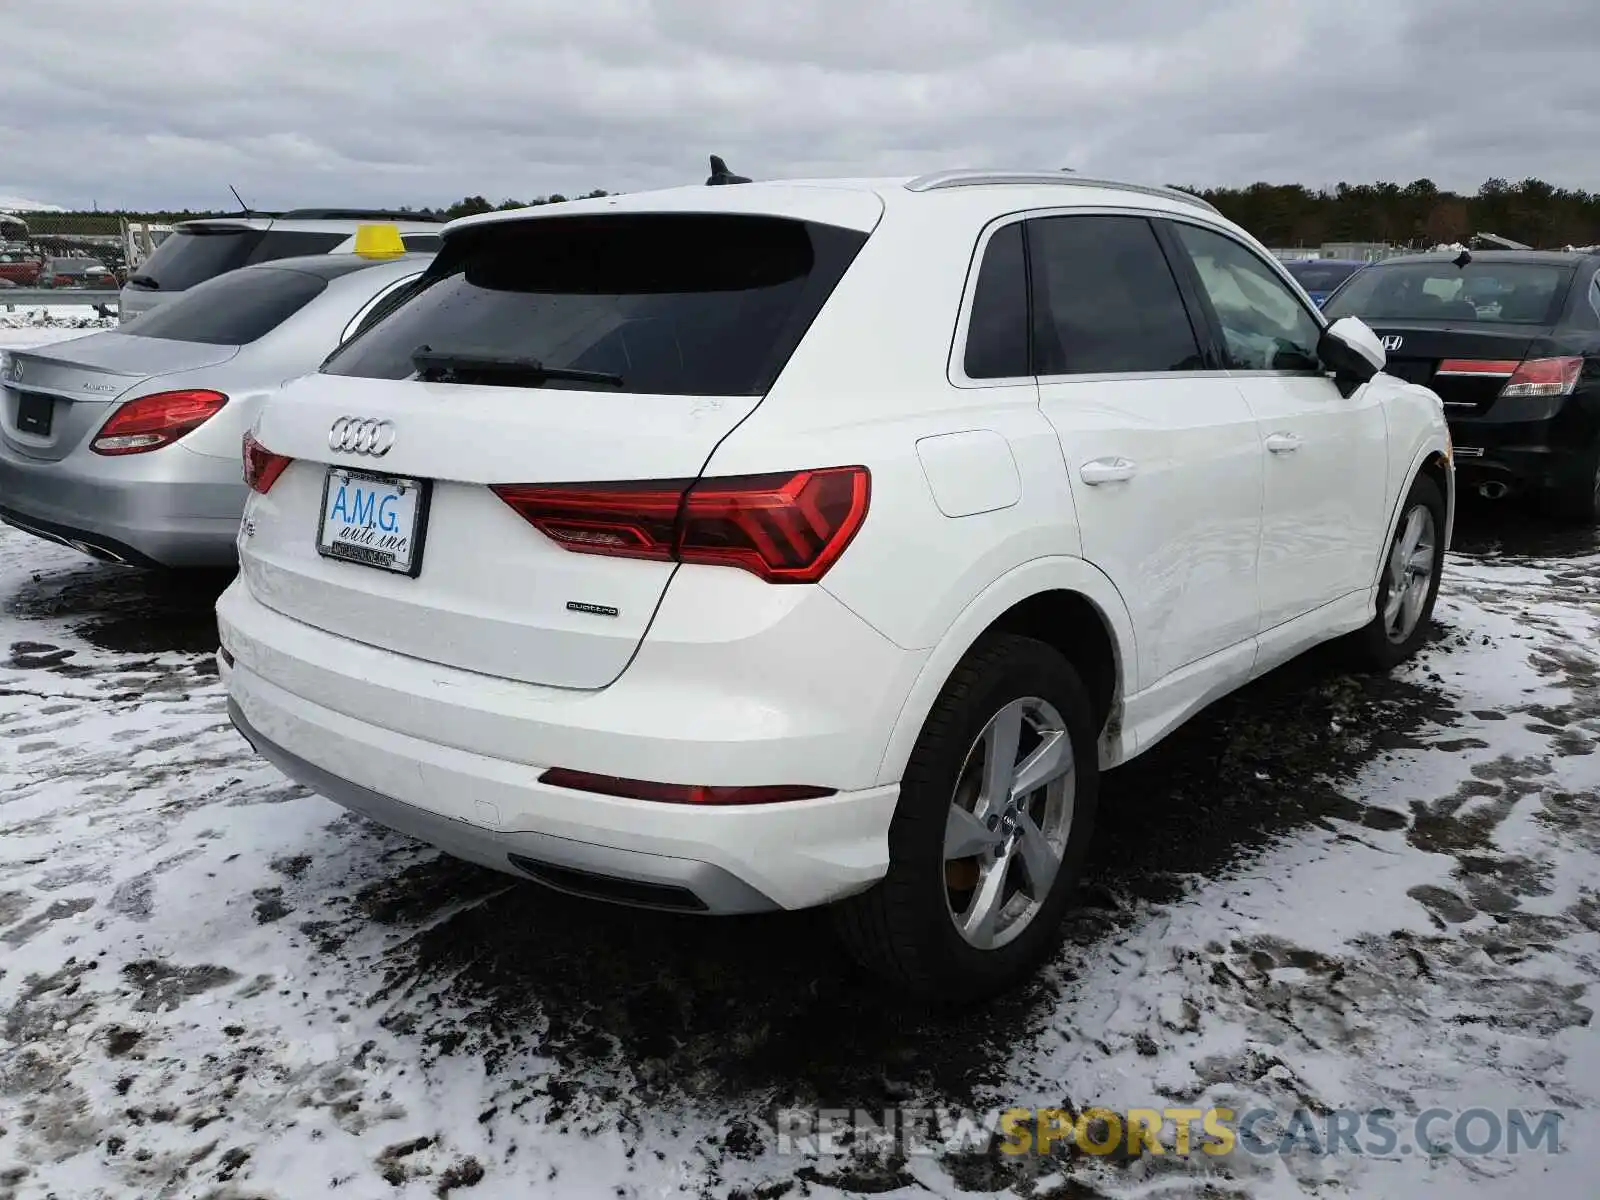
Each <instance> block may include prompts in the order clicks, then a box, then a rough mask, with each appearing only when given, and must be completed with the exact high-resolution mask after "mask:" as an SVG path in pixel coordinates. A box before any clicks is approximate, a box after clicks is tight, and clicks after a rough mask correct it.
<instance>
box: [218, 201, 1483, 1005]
mask: <svg viewBox="0 0 1600 1200" xmlns="http://www.w3.org/2000/svg"><path fill="white" fill-rule="evenodd" d="M1383 362H1384V355H1383V350H1382V348H1381V346H1380V345H1379V343H1378V341H1377V339H1376V338H1375V337H1374V336H1373V335H1372V333H1371V332H1370V331H1369V330H1368V329H1367V328H1366V327H1365V326H1364V325H1362V324H1361V323H1360V322H1359V321H1356V320H1354V319H1347V320H1344V321H1341V322H1339V323H1338V324H1337V325H1335V326H1333V327H1331V328H1329V327H1327V326H1326V325H1325V323H1324V321H1323V319H1322V318H1321V317H1320V316H1319V315H1318V313H1317V310H1316V309H1315V308H1314V307H1313V306H1312V304H1311V303H1310V302H1309V300H1308V299H1307V297H1306V295H1305V293H1304V292H1302V291H1301V290H1300V288H1299V287H1298V286H1297V285H1296V284H1295V283H1294V282H1293V280H1292V279H1291V278H1290V277H1289V276H1288V275H1287V274H1286V273H1285V271H1284V270H1283V269H1282V268H1281V267H1280V266H1279V265H1278V264H1277V263H1276V261H1275V260H1274V259H1273V258H1272V257H1271V256H1270V255H1269V254H1268V253H1267V252H1266V251H1265V250H1263V249H1262V248H1261V246H1260V245H1258V244H1257V243H1256V242H1255V241H1254V240H1253V239H1251V238H1250V237H1249V236H1248V235H1247V234H1245V233H1244V232H1242V231H1241V230H1240V229H1238V228H1237V227H1236V226H1234V225H1232V224H1230V223H1229V222H1228V221H1226V220H1224V219H1223V218H1222V217H1221V216H1219V215H1218V214H1217V213H1216V212H1215V211H1214V210H1213V209H1212V208H1210V207H1209V206H1208V205H1206V204H1204V203H1203V202H1201V201H1199V200H1197V199H1195V198H1194V197H1192V196H1189V195H1186V194H1184V193H1181V192H1175V191H1167V190H1165V189H1159V188H1157V189H1152V188H1142V187H1138V186H1133V185H1126V184H1120V183H1114V182H1104V181H1094V180H1088V179H1084V178H1080V177H1077V176H1074V175H1069V174H1058V173H1053V172H1052V173H1020V174H1013V175H995V174H984V173H976V172H949V173H944V174H939V175H933V176H927V177H923V178H918V179H912V180H890V181H865V182H863V181H821V182H811V181H808V182H793V183H751V184H741V185H739V186H734V187H716V188H684V189H677V190H671V191H664V192H657V193H653V194H640V195H631V196H622V197H607V198H604V199H600V200H589V201H579V202H575V203H569V204H565V205H562V206H561V207H560V208H555V209H537V210H532V211H519V212H508V213H496V214H487V215H485V216H482V217H474V218H469V219H466V220H463V221H459V222H456V223H455V224H453V225H451V226H450V227H449V228H448V229H447V230H446V233H445V245H444V249H443V251H442V252H441V254H440V255H439V257H438V259H437V260H436V261H435V263H434V265H433V266H432V267H431V268H430V270H429V272H428V274H427V275H426V276H425V277H424V279H423V281H422V282H421V284H420V285H419V290H417V291H416V292H415V293H413V294H412V295H411V296H410V298H409V299H408V300H406V301H405V303H403V304H402V305H401V306H399V307H398V308H397V309H396V310H395V311H394V312H393V313H391V314H390V315H389V316H387V317H385V318H384V319H383V320H382V321H380V322H379V323H377V324H376V325H374V326H373V327H372V328H370V329H369V330H368V331H367V332H366V333H364V334H363V335H361V336H360V337H358V338H356V339H355V340H354V341H353V342H351V343H349V344H348V345H346V346H345V347H344V348H343V349H341V350H340V351H339V352H337V353H336V354H335V355H334V356H333V357H332V358H331V359H330V360H329V362H328V363H327V364H325V366H324V368H323V369H322V371H321V372H320V373H319V374H316V375H312V376H308V377H306V378H304V379H302V380H300V381H298V382H296V383H294V384H291V385H290V386H289V387H288V388H287V389H286V390H285V391H284V392H283V393H281V394H280V395H279V396H278V397H276V398H274V399H273V400H271V401H269V403H268V404H267V405H266V407H265V408H264V410H263V412H262V415H261V418H260V421H259V424H258V426H257V428H256V429H255V430H254V432H253V434H252V435H251V436H250V438H248V439H247V450H246V457H247V468H246V471H247V476H248V479H249V482H250V484H251V487H252V488H253V490H254V494H253V495H252V497H251V498H250V502H249V506H248V508H247V509H246V512H245V519H244V522H243V525H242V527H241V530H240V538H239V546H240V562H241V570H240V575H239V577H238V579H237V580H236V581H235V582H234V583H233V585H232V586H231V587H230V588H229V589H228V591H227V592H226V593H225V594H224V595H223V596H222V598H221V600H220V601H219V602H218V606H217V612H218V617H219V624H220V632H221V639H222V650H221V653H220V661H221V665H222V673H223V676H224V678H225V679H226V681H227V688H228V694H229V704H230V710H231V714H232V717H233V720H234V722H235V723H236V724H237V725H238V727H239V729H240V730H241V731H242V732H243V733H244V734H245V736H246V737H247V738H249V740H250V741H251V742H252V743H253V744H254V745H255V746H256V748H257V749H258V750H259V751H260V752H261V753H262V754H263V755H265V756H266V757H267V758H269V759H271V760H272V761H273V762H275V763H277V764H278V765H279V766H280V767H281V768H282V769H283V770H284V771H285V772H287V773H288V774H289V775H291V776H293V777H294V778H295V779H297V780H300V781H302V782H303V783H305V784H307V785H308V786H310V787H311V788H313V789H316V790H317V791H320V792H322V793H323V794H324V795H326V796H328V797H330V798H331V799H333V800H336V801H338V802H339V803H341V804H344V805H347V806H348V807H350V808H353V809H355V810H358V811H360V812H363V813H366V814H368V815H369V816H371V817H373V818H375V819H376V820H378V821H381V822H383V823H385V824H387V825H389V826H392V827H393V828H395V829H399V830H403V831H406V832H408V833H411V834H413V835H415V836H417V837H420V838H423V839H425V840H427V841H429V842H432V843H434V844H436V845H438V846H440V847H443V848H444V849H446V850H447V851H449V852H451V853H453V854H456V855H459V856H461V857H464V858H467V859H471V860H474V861H476V862H480V863H483V864H486V865H488V866H491V867H494V868H497V869H499V870H502V871H507V872H510V873H512V874H517V875H521V876H524V877H528V878H532V879H536V880H539V881H541V882H543V883H545V884H548V885H550V886H552V887H556V888H560V889H563V890H565V891H568V892H574V893H579V894H582V895H587V896H593V897H598V898H604V899H608V900H616V901H622V902H626V903H632V904H639V905H649V906H653V907H657V908H663V909H676V910H681V911H684V912H697V913H734V912H750V911H758V910H762V909H774V908H787V909H794V908H802V907H806V906H811V905H823V904H831V905H835V906H836V911H837V914H838V918H839V920H838V925H839V928H840V930H841V932H842V933H843V935H844V937H845V939H846V941H847V942H848V944H849V946H850V947H851V949H852V950H853V951H854V952H855V953H856V954H857V955H858V956H859V957H860V958H861V959H862V960H863V961H864V962H865V963H867V964H868V965H870V966H871V967H873V968H875V969H876V970H878V971H879V972H881V973H883V974H884V975H886V976H888V977H889V978H890V979H892V980H894V981H896V982H897V983H899V984H900V985H902V986H904V987H907V988H909V989H911V990H913V991H916V992H919V993H923V994H926V995H930V996H937V997H943V998H946V999H950V998H972V997H976V996H979V995H982V994H984V993H988V992H992V991H994V990H995V989H998V988H1000V987H1003V986H1005V985H1006V984H1007V983H1009V982H1011V981H1012V980H1014V979H1016V978H1017V977H1018V976H1019V975H1020V974H1021V973H1023V972H1025V971H1027V970H1029V969H1030V968H1031V967H1033V966H1034V965H1035V964H1037V963H1038V962H1040V961H1041V960H1042V959H1043V958H1045V957H1046V956H1047V955H1048V954H1049V953H1050V952H1051V950H1052V947H1053V945H1054V942H1055V939H1056V938H1057V936H1058V932H1059V927H1060V921H1061V917H1062V914H1063V912H1064V910H1065V909H1066V907H1067V905H1068V904H1069V902H1070V898H1071V894H1072V889H1073V886H1074V884H1075V883H1076V880H1077V876H1078V874H1079V869H1080V868H1079V864H1080V859H1081V856H1082V854H1083V851H1084V848H1085V845H1086V843H1087V841H1088V838H1089V832H1090V826H1091V822H1092V820H1093V817H1094V810H1095V797H1096V790H1097V781H1098V777H1099V773H1100V771H1101V770H1103V769H1105V768H1108V767H1113V766H1116V765H1117V764H1119V763H1122V762H1125V761H1127V760H1128V759H1130V758H1132V757H1133V756H1134V755H1136V754H1138V753H1140V752H1142V751H1144V750H1146V749H1148V748H1149V747H1150V746H1152V745H1154V744H1155V743H1156V742H1158V741H1159V740H1160V739H1161V738H1162V737H1164V736H1165V735H1166V734H1167V733H1168V732H1170V731H1171V730H1172V729H1173V728H1174V727H1176V726H1177V725H1178V724H1180V723H1181V722H1182V721H1184V720H1185V719H1186V718H1188V717H1189V716H1191V715H1193V714H1194V713H1195V712H1196V711H1197V710H1199V709H1200V708H1202V707H1204V706H1205V705H1206V704H1208V703H1210V702H1211V701H1213V700H1215V699H1216V698H1218V697H1219V696H1222V695H1223V694H1225V693H1227V692H1229V691H1231V690H1232V689H1234V688H1237V687H1239V686H1240V685H1241V684H1243V683H1245V682H1247V681H1248V680H1251V679H1253V678H1255V677H1257V676H1259V675H1261V674H1262V673H1264V672H1266V671H1268V670H1270V669H1271V668H1273V667H1274V666H1276V665H1278V664H1279V663H1282V662H1284V661H1285V660H1286V659H1288V658H1290V657H1292V656H1294V655H1296V654H1298V653H1299V652H1301V651H1302V650H1304V649H1306V648H1307V647H1309V646H1312V645H1314V644H1316V643H1318V642H1322V641H1325V640H1328V639H1330V638H1334V637H1337V636H1340V635H1346V634H1350V635H1353V644H1354V645H1355V646H1356V647H1357V648H1358V649H1359V650H1360V651H1361V652H1362V654H1363V655H1364V656H1365V657H1366V658H1367V659H1368V660H1370V661H1371V662H1373V663H1375V664H1377V665H1379V666H1387V665H1389V664H1393V663H1397V662H1399V661H1400V660H1401V659H1403V658H1405V657H1406V656H1407V655H1409V654H1410V653H1411V652H1412V651H1413V650H1414V649H1415V648H1416V646H1417V645H1418V644H1419V643H1420V641H1421V640H1422V639H1423V638H1424V637H1425V636H1426V627H1427V624H1428V620H1429V614H1430V610H1431V608H1432V605H1433V601H1434V595H1435V591H1436V589H1437V587H1438V580H1439V572H1440V567H1441V560H1442V557H1443V554H1444V551H1445V548H1446V546H1447V543H1448V540H1449V535H1450V527H1451V520H1452V513H1453V502H1454V501H1453V497H1454V485H1453V472H1452V467H1451V461H1450V445H1449V440H1448V437H1447V434H1446V427H1445V422H1444V417H1443V414H1442V410H1441V406H1440V404H1439V401H1438V399H1437V397H1435V395H1434V394H1433V393H1432V392H1430V391H1428V390H1426V389H1424V388H1421V387H1417V386H1413V385H1410V384H1406V383H1403V382H1401V381H1399V380H1396V379H1393V378H1391V377H1389V376H1387V375H1384V374H1381V373H1380V371H1381V368H1382V366H1383ZM532 899H533V898H532V897H531V896H530V902H531V901H532Z"/></svg>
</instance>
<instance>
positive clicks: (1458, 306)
mask: <svg viewBox="0 0 1600 1200" xmlns="http://www.w3.org/2000/svg"><path fill="white" fill-rule="evenodd" d="M1323 310H1324V311H1325V312H1326V313H1327V315H1328V317H1329V318H1330V319H1337V318H1339V317H1346V316H1358V317H1360V318H1361V319H1362V320H1364V321H1366V322H1367V324H1368V325H1370V326H1372V328H1373V330H1374V331H1375V332H1376V333H1377V334H1378V335H1379V337H1381V338H1382V339H1383V343H1384V348H1385V349H1386V350H1387V351H1388V355H1389V358H1388V365H1387V366H1386V367H1385V368H1384V370H1386V371H1388V372H1389V373H1390V374H1391V375H1398V376H1400V377H1401V378H1404V379H1408V380H1410V381H1412V382H1413V383H1421V384H1425V385H1427V386H1428V387H1430V388H1432V389H1433V390H1434V391H1435V392H1437V393H1438V394H1439V396H1440V398H1441V399H1442V400H1443V401H1444V411H1445V417H1446V418H1447V419H1448V420H1449V422H1450V432H1451V436H1452V438H1453V439H1454V441H1455V457H1456V472H1457V475H1458V476H1459V477H1460V479H1461V481H1462V483H1463V485H1465V486H1469V487H1473V488H1476V489H1477V490H1478V491H1480V492H1482V493H1483V494H1484V495H1486V496H1489V497H1492V498H1493V497H1500V496H1505V495H1508V494H1510V493H1512V492H1516V493H1520V494H1525V495H1530V496H1534V497H1538V498H1541V499H1543V500H1545V501H1547V502H1548V503H1549V504H1550V505H1551V506H1552V507H1553V508H1554V509H1555V510H1557V511H1558V512H1561V513H1563V514H1565V515H1569V516H1573V517H1577V518H1580V519H1582V520H1585V521H1597V520H1600V254H1596V253H1593V252H1587V251H1585V252H1556V251H1538V250H1498V251H1484V252H1482V253H1479V254H1472V255H1465V254H1451V253H1439V254H1418V255H1407V256H1405V257H1402V258H1391V259H1388V260H1386V261H1384V262H1381V263H1375V264H1373V265H1372V266H1370V267H1368V268H1367V269H1366V270H1364V271H1362V272H1360V273H1359V274H1357V275H1355V276H1352V277H1351V278H1350V280H1349V281H1348V282H1347V283H1346V284H1345V285H1344V286H1343V287H1342V288H1340V289H1339V291H1337V292H1335V293H1334V295H1333V296H1331V297H1329V299H1328V302H1327V303H1326V304H1325V305H1323Z"/></svg>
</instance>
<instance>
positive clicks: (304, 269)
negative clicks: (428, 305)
mask: <svg viewBox="0 0 1600 1200" xmlns="http://www.w3.org/2000/svg"><path fill="white" fill-rule="evenodd" d="M432 257H433V256H432V255H431V254H402V255H398V256H394V255H385V256H381V257H371V256H367V255H363V254H319V255H315V256H312V257H307V258H288V259H279V260H277V261H275V262H272V263H268V264H262V265H260V266H250V267H242V268H240V269H239V270H236V271H231V272H229V273H228V274H226V275H219V276H217V277H216V278H215V279H211V280H208V281H207V282H205V283H203V284H200V285H198V286H196V287H194V288H191V289H190V290H188V291H186V292H185V293H184V294H183V296H182V297H180V298H178V299H175V300H173V301H172V302H171V303H170V304H167V305H164V306H163V307H161V308H159V309H156V310H153V311H151V312H149V313H147V314H145V315H144V316H142V317H140V318H139V320H137V321H134V322H131V323H130V324H127V325H123V326H120V327H118V328H116V329H111V330H106V331H104V332H101V333H93V334H90V335H89V336H87V337H81V338H74V339H73V340H71V341H65V342H56V343H54V344H53V345H49V346H41V347H39V348H38V349H37V350H12V351H8V352H6V353H5V354H3V355H0V521H5V522H6V523H7V524H9V525H15V526H16V527H17V528H19V529H23V530H26V531H27V532H29V533H33V534H37V535H38V536H39V537H42V538H48V539H49V540H51V541H54V542H61V543H63V544H65V545H68V546H72V547H74V548H75V549H77V550H81V551H83V552H84V553H85V554H89V555H92V556H93V557H95V558H98V559H101V560H105V561H110V562H118V563H128V564H131V565H135V566H143V567H210V566H228V565H230V564H232V563H234V562H235V561H236V552H235V543H234V538H235V534H236V533H237V530H238V526H239V516H240V514H241V512H242V511H243V510H244V499H245V484H244V475H243V465H242V462H241V457H240V456H241V445H242V442H243V438H244V434H245V431H246V430H248V429H249V428H250V426H251V424H252V422H253V421H254V419H255V414H256V410H257V409H258V408H259V407H260V405H261V401H262V400H263V399H264V398H265V397H266V396H267V395H268V394H270V393H271V392H273V391H275V390H276V389H277V388H278V387H280V386H281V385H282V384H284V383H286V382H287V381H289V380H290V379H293V378H295V377H297V376H300V375H304V374H307V373H308V372H311V371H314V370H316V369H317V367H318V366H319V365H320V364H321V362H322V360H323V359H324V358H326V357H327V356H328V354H330V353H331V352H332V351H333V350H334V349H335V348H336V347H338V346H340V345H342V344H343V343H344V342H346V341H348V340H349V339H350V338H352V337H354V336H355V335H356V334H357V333H359V332H361V331H362V330H363V329H365V328H367V327H369V326H371V325H372V324H375V323H376V322H377V321H378V320H380V319H381V318H382V317H383V316H384V315H386V314H387V313H388V312H389V311H390V310H392V309H393V308H394V307H395V306H396V305H397V304H398V303H400V302H401V301H402V300H403V299H404V298H405V295H406V294H407V284H409V283H411V282H412V281H413V280H416V279H418V278H419V277H420V276H421V274H422V272H423V271H424V269H425V268H426V267H427V265H428V263H429V262H430V261H432Z"/></svg>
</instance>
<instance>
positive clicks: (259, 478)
mask: <svg viewBox="0 0 1600 1200" xmlns="http://www.w3.org/2000/svg"><path fill="white" fill-rule="evenodd" d="M293 461H294V459H292V458H290V457H289V456H288V455H285V454H274V453H273V452H272V451H271V450H268V449H267V448H266V447H265V446H263V445H262V444H261V443H260V442H258V441H256V439H255V435H254V434H250V433H247V434H245V435H244V481H245V483H247V484H249V485H250V490H251V491H253V492H260V493H261V494H262V495H263V496H265V495H266V494H267V493H268V492H270V491H271V490H272V485H273V484H275V483H277V482H278V476H279V475H282V474H283V472H284V469H285V468H286V467H288V465H289V464H290V463H292V462H293Z"/></svg>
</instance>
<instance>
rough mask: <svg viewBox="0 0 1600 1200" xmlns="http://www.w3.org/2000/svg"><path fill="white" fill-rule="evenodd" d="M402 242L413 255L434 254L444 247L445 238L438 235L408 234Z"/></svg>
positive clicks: (404, 235)
mask: <svg viewBox="0 0 1600 1200" xmlns="http://www.w3.org/2000/svg"><path fill="white" fill-rule="evenodd" d="M400 240H401V242H403V243H404V244H405V248H406V250H407V252H408V253H411V254H434V253H436V252H437V251H438V250H439V249H440V248H441V247H443V246H444V238H443V237H441V236H440V235H439V234H437V233H406V234H402V235H401V237H400Z"/></svg>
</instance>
